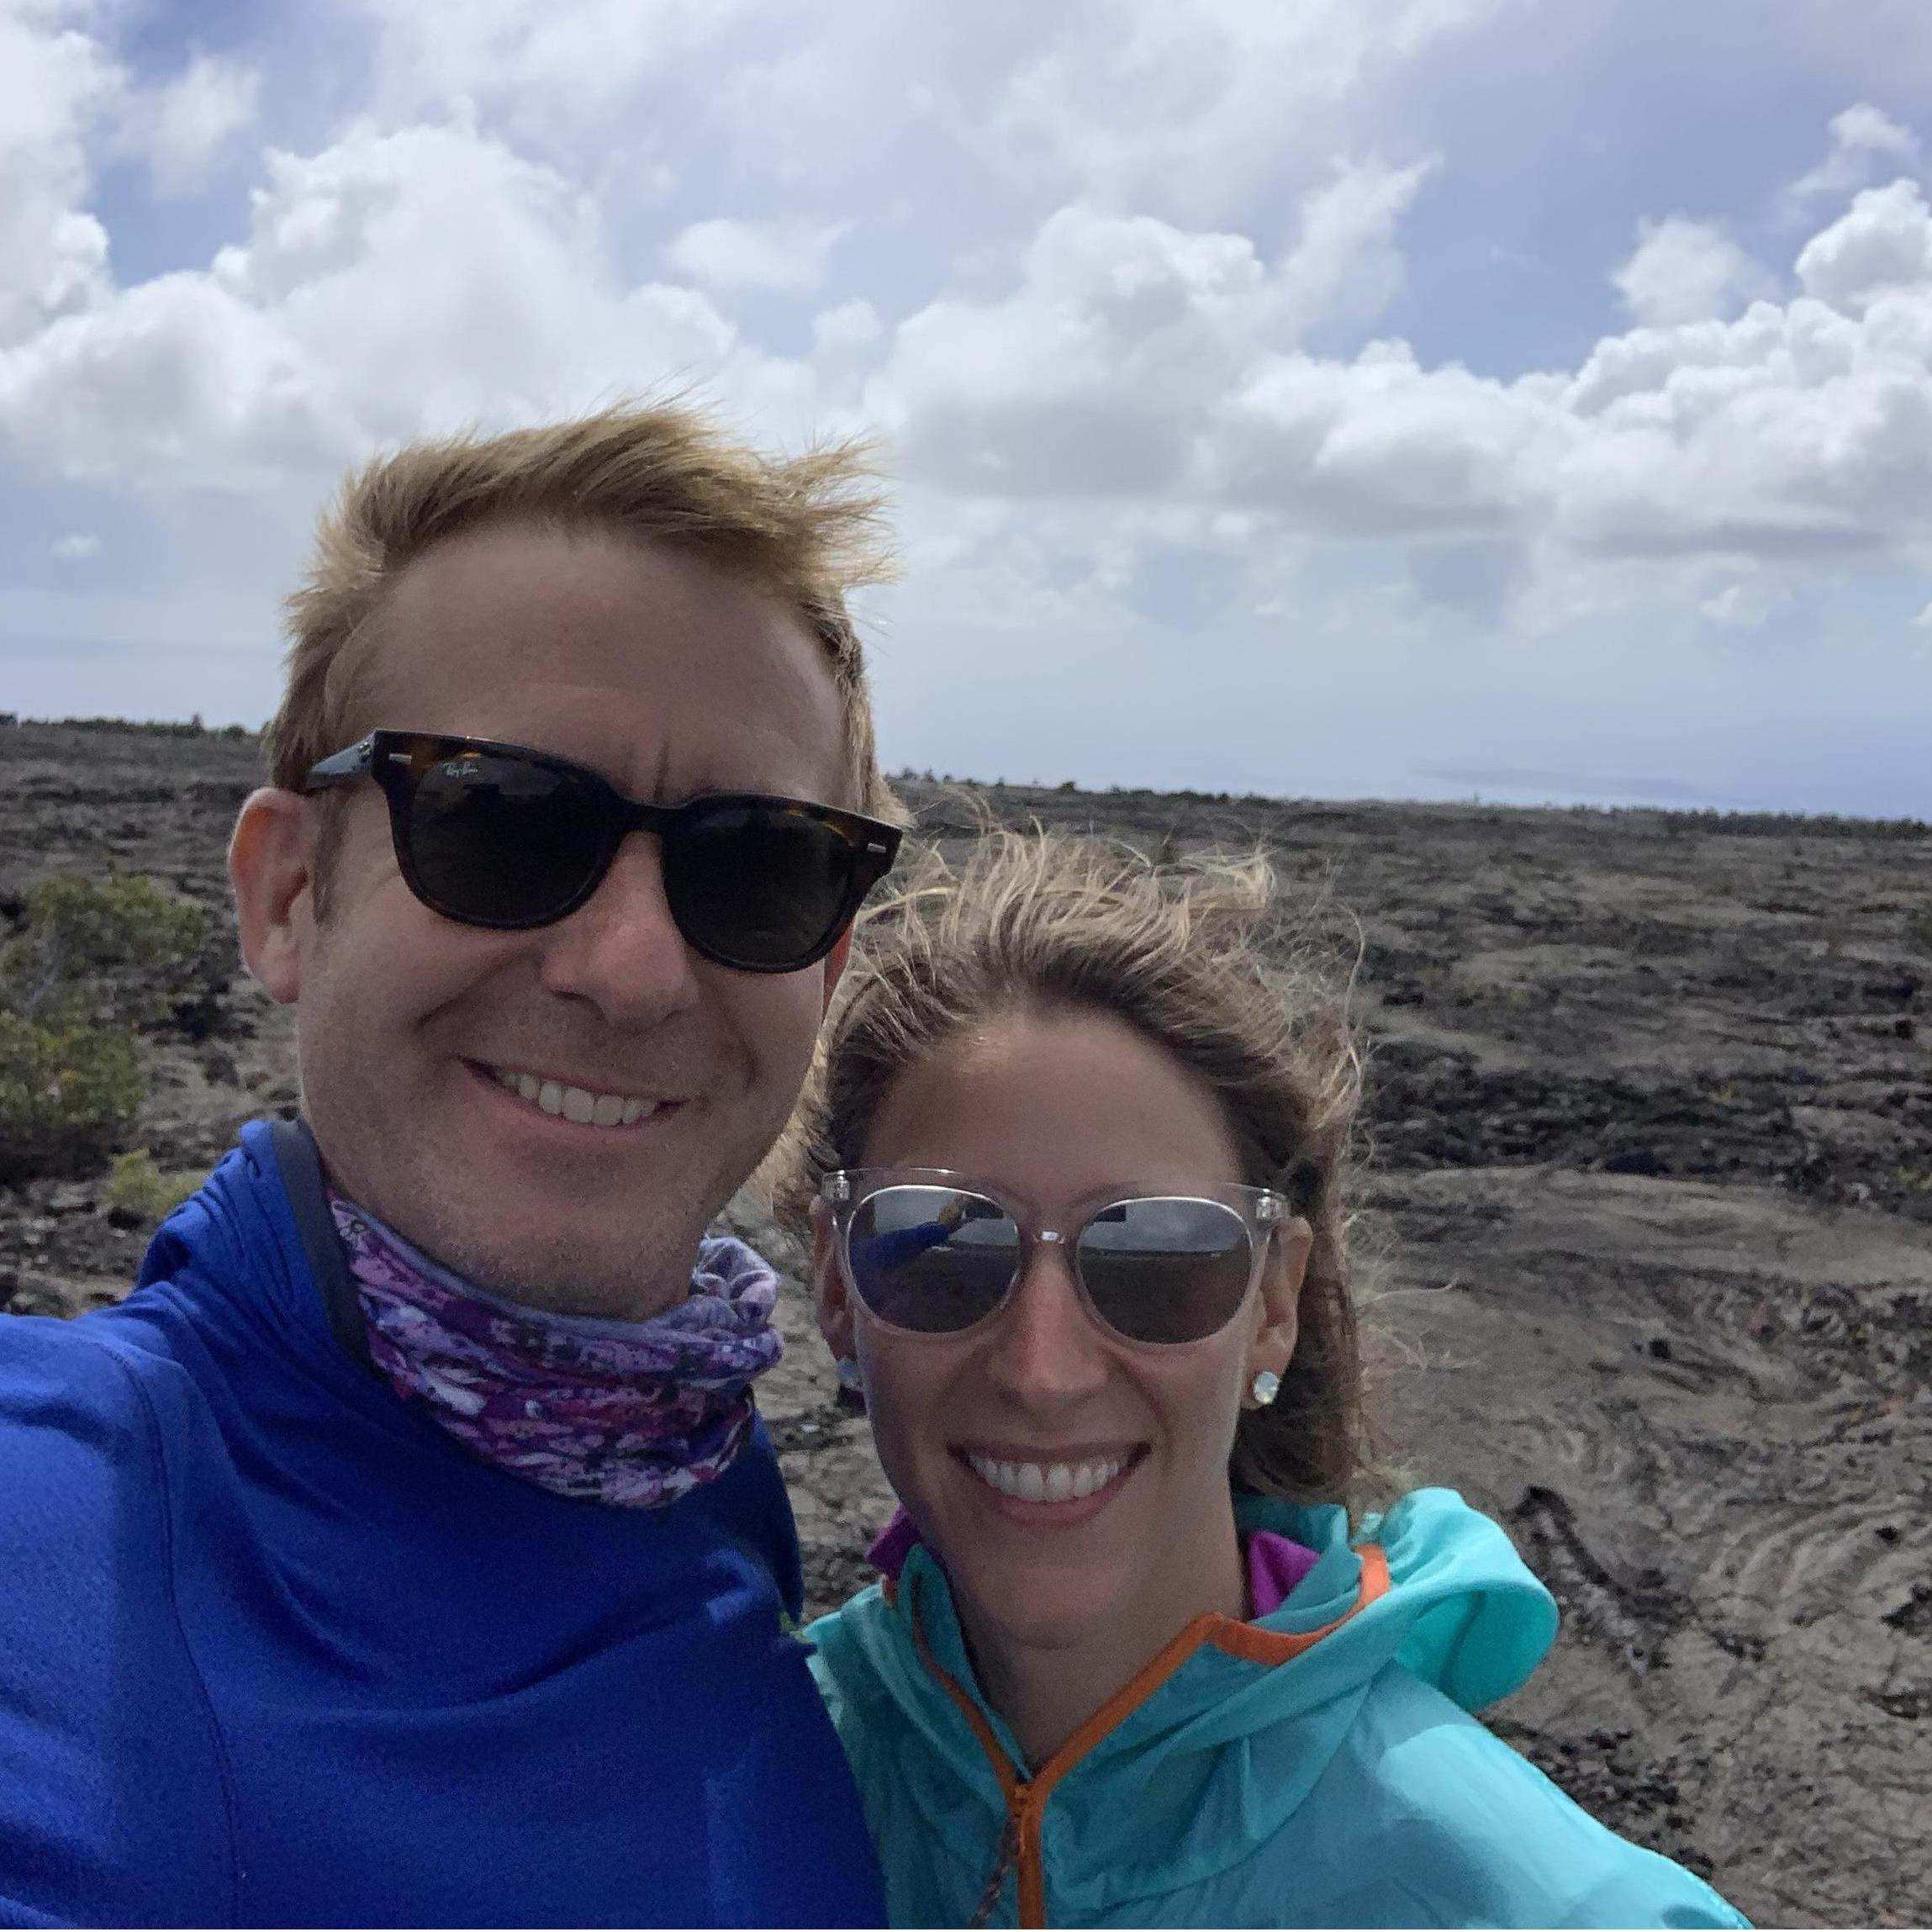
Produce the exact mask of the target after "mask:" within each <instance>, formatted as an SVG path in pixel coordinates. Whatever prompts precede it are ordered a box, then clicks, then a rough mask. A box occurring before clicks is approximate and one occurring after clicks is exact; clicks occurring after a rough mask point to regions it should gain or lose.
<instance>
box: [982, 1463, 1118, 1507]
mask: <svg viewBox="0 0 1932 1932" xmlns="http://www.w3.org/2000/svg"><path fill="white" fill-rule="evenodd" d="M966 1460H967V1461H968V1463H969V1464H970V1465H971V1466H972V1470H973V1473H974V1475H976V1476H978V1477H979V1480H980V1481H982V1482H983V1483H984V1484H985V1485H986V1486H988V1487H989V1488H990V1489H996V1490H998V1491H1000V1494H1001V1495H1002V1496H1011V1497H1017V1498H1018V1499H1019V1501H1021V1502H1073V1501H1075V1500H1077V1499H1078V1498H1079V1497H1083V1496H1091V1495H1092V1494H1093V1493H1094V1491H1095V1490H1097V1489H1105V1488H1106V1486H1107V1485H1108V1484H1109V1483H1110V1482H1111V1481H1113V1480H1114V1478H1115V1477H1116V1475H1119V1474H1120V1472H1121V1471H1122V1470H1123V1469H1125V1468H1126V1467H1127V1463H1126V1460H1125V1459H1124V1458H1121V1457H1116V1458H1115V1459H1114V1460H1111V1461H1108V1462H1083V1463H1065V1462H1054V1463H1037V1462H995V1461H994V1460H992V1459H991V1458H990V1457H989V1456H983V1455H969V1456H968V1457H967V1459H966Z"/></svg>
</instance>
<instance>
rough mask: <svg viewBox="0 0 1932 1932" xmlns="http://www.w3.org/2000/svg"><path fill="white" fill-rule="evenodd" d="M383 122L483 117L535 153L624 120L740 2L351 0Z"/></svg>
mask: <svg viewBox="0 0 1932 1932" xmlns="http://www.w3.org/2000/svg"><path fill="white" fill-rule="evenodd" d="M357 6H358V9H359V10H360V11H361V12H362V13H363V14H364V15H365V16H366V17H367V18H368V19H369V20H370V22H371V23H372V25H373V26H374V28H375V29H376V47H375V61H374V67H375V73H374V80H373V98H372V108H373V111H374V112H375V113H377V115H378V116H379V117H380V118H381V119H383V121H384V122H386V123H388V124H394V125H406V124H409V123H410V122H412V121H415V120H419V119H443V118H445V117H446V116H449V115H451V114H456V115H458V116H461V115H463V114H468V115H470V116H471V117H472V119H474V118H475V117H477V116H478V115H479V114H480V115H481V116H482V117H483V120H484V121H485V122H486V123H489V124H495V125H498V126H499V127H501V128H502V129H504V130H506V131H508V132H509V133H510V134H512V135H514V136H515V138H516V139H517V140H519V142H520V143H521V144H522V145H527V146H529V147H530V148H531V149H533V150H536V152H538V153H541V154H545V155H547V156H556V155H558V154H560V153H567V152H573V151H575V150H578V148H579V147H580V145H582V144H583V141H584V140H585V138H586V136H590V137H594V138H601V137H602V136H603V135H605V134H607V133H608V132H609V130H610V129H611V127H612V125H613V124H614V123H617V122H620V121H622V120H625V119H629V118H630V117H631V113H632V111H633V110H634V108H635V105H636V93H637V91H638V89H639V87H641V85H643V84H644V83H646V82H649V81H650V80H652V79H653V78H654V77H657V76H658V75H660V74H662V73H663V72H666V71H676V69H677V67H678V63H679V62H680V61H684V60H686V59H688V58H689V56H691V55H694V54H699V53H702V52H703V51H704V50H705V48H706V47H707V46H709V45H710V44H711V43H713V42H714V41H715V40H716V39H717V38H718V37H719V36H720V35H721V34H723V33H724V32H725V31H726V29H729V28H730V27H731V25H732V24H733V23H734V22H735V21H736V18H738V17H739V16H740V15H741V14H742V13H743V12H744V11H745V10H746V0H544V4H543V5H541V6H532V5H531V4H529V3H528V0H357Z"/></svg>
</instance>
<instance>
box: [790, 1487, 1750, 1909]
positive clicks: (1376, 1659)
mask: <svg viewBox="0 0 1932 1932" xmlns="http://www.w3.org/2000/svg"><path fill="white" fill-rule="evenodd" d="M1239 1514H1240V1517H1241V1520H1242V1524H1243V1528H1249V1529H1253V1528H1266V1529H1271V1530H1275V1531H1277V1532H1279V1533H1281V1534H1283V1535H1285V1536H1288V1537H1291V1538H1292V1539H1294V1540H1295V1541H1296V1542H1297V1543H1301V1544H1306V1545H1307V1546H1309V1547H1310V1548H1312V1549H1315V1550H1316V1551H1317V1552H1318V1553H1319V1555H1318V1560H1317V1563H1316V1565H1315V1566H1314V1568H1313V1569H1312V1570H1310V1571H1309V1572H1308V1574H1307V1575H1306V1576H1305V1577H1303V1578H1302V1580H1301V1582H1300V1583H1299V1584H1298V1585H1296V1587H1295V1588H1294V1590H1293V1591H1292V1592H1291V1593H1290V1595H1289V1597H1288V1598H1287V1600H1286V1602H1284V1603H1283V1604H1282V1605H1281V1607H1280V1608H1279V1609H1278V1610H1276V1611H1275V1612H1273V1613H1270V1615H1268V1616H1265V1617H1262V1618H1259V1619H1257V1620H1256V1621H1255V1622H1254V1623H1238V1622H1236V1621H1235V1620H1234V1619H1233V1618H1226V1617H1217V1616H1203V1617H1200V1618H1196V1619H1195V1621H1194V1622H1193V1623H1190V1625H1189V1626H1188V1627H1187V1628H1186V1629H1185V1630H1183V1631H1182V1632H1181V1633H1180V1635H1179V1636H1177V1637H1176V1638H1175V1639H1174V1641H1173V1642H1172V1643H1170V1644H1169V1645H1168V1646H1167V1648H1166V1649H1165V1650H1163V1651H1162V1652H1161V1653H1160V1654H1159V1656H1157V1657H1155V1658H1154V1659H1153V1660H1152V1661H1151V1662H1150V1663H1149V1664H1148V1665H1147V1666H1146V1668H1145V1669H1144V1670H1143V1671H1142V1672H1141V1673H1140V1675H1139V1676H1138V1677H1137V1678H1135V1680H1134V1681H1132V1683H1131V1684H1129V1685H1127V1687H1125V1688H1124V1689H1123V1690H1122V1692H1120V1693H1119V1694H1118V1695H1117V1696H1116V1697H1114V1698H1112V1699H1111V1701H1110V1702H1109V1703H1108V1705H1107V1706H1106V1708H1104V1709H1103V1710H1101V1711H1100V1712H1098V1713H1095V1716H1094V1718H1091V1719H1090V1720H1089V1722H1088V1723H1086V1724H1085V1725H1083V1726H1082V1727H1081V1729H1079V1731H1078V1732H1076V1733H1075V1734H1074V1736H1073V1737H1072V1738H1070V1739H1069V1740H1068V1741H1067V1743H1066V1744H1065V1745H1063V1746H1062V1747H1061V1749H1060V1750H1058V1751H1057V1752H1056V1753H1055V1754H1054V1755H1053V1757H1052V1758H1050V1759H1049V1760H1048V1761H1047V1762H1046V1763H1044V1764H1043V1765H1041V1766H1039V1767H1038V1768H1037V1770H1035V1771H1032V1773H1031V1775H1029V1774H1028V1772H1027V1767H1026V1760H1025V1759H1024V1758H1023V1756H1022V1755H1021V1752H1020V1750H1019V1749H1018V1747H1017V1745H1016V1744H1015V1743H1014V1740H1013V1737H1012V1734H1011V1732H1010V1731H1009V1730H1008V1729H1007V1728H1006V1725H1005V1724H1004V1723H1001V1721H1000V1718H998V1717H997V1716H996V1715H995V1713H994V1712H993V1711H992V1710H991V1709H990V1708H989V1707H988V1705H987V1703H986V1702H985V1700H984V1697H982V1696H981V1695H980V1693H979V1688H978V1687H977V1685H976V1684H975V1682H974V1675H973V1670H972V1665H971V1664H970V1663H969V1660H968V1658H967V1655H966V1650H965V1647H964V1644H963V1642H962V1640H961V1637H960V1631H959V1626H958V1622H957V1620H956V1618H955V1616H954V1613H953V1602H952V1597H951V1595H950V1592H948V1587H947V1582H946V1576H945V1573H944V1572H943V1570H941V1568H940V1566H939V1565H938V1564H937V1562H936V1561H935V1560H934V1559H933V1557H932V1555H931V1553H930V1552H929V1551H927V1550H926V1549H925V1548H924V1547H923V1546H918V1547H915V1548H914V1549H913V1550H912V1552H911V1555H910V1556H909V1557H908V1558H907V1559H906V1561H905V1566H904V1568H903V1570H901V1571H900V1576H899V1577H898V1578H897V1579H896V1581H893V1580H888V1581H886V1582H885V1583H884V1584H883V1585H875V1586H874V1587H872V1588H871V1589H869V1590H867V1591H864V1592H862V1593H861V1594H860V1595H859V1596H858V1597H854V1598H853V1601H852V1602H849V1603H848V1604H847V1605H846V1606H845V1607H844V1608H843V1609H842V1610H840V1611H837V1612H836V1613H834V1614H832V1615H831V1616H829V1617H824V1618H820V1619H819V1620H818V1622H816V1623H814V1624H812V1625H811V1627H810V1629H809V1631H808V1632H807V1633H806V1634H807V1636H808V1637H809V1638H810V1639H811V1641H812V1642H813V1643H814V1644H815V1646H816V1650H815V1655H814V1658H813V1668H814V1670H815V1671H816V1674H817V1676H818V1680H819V1687H820V1688H821V1691H822V1692H824V1693H825V1697H826V1702H827V1704H828V1705H829V1706H830V1708H831V1713H832V1718H833V1720H834V1722H835V1723H837V1726H838V1729H839V1734H840V1736H841V1737H842V1739H843V1740H844V1743H845V1748H846V1753H847V1756H848V1757H849V1758H850V1759H851V1760H852V1766H853V1771H854V1772H855V1773H856V1774H857V1776H858V1785H859V1791H860V1794H861V1796H862V1797H863V1801H864V1804H865V1810H866V1817H867V1821H868V1824H869V1825H870V1827H871V1829H872V1834H873V1839H874V1843H875V1844H876V1845H878V1847H879V1856H880V1859H881V1861H883V1863H884V1868H885V1880H886V1896H887V1906H888V1911H889V1916H890V1918H891V1920H892V1923H893V1924H895V1925H963V1924H968V1923H970V1922H973V1921H974V1919H975V1915H976V1914H979V1912H980V1911H981V1910H982V1908H984V1909H985V1912H986V1916H985V1917H984V1919H980V1920H979V1922H980V1923H984V1924H996V1925H1012V1924H1021V1925H1047V1924H1053V1925H1591V1926H1618V1925H1671V1926H1680V1925H1681V1926H1701V1925H1722V1926H1737V1925H1742V1924H1745V1920H1744V1919H1741V1918H1739V1915H1738V1914H1736V1913H1735V1912H1734V1911H1733V1910H1732V1908H1730V1907H1729V1905H1727V1904H1726V1903H1724V1901H1723V1899H1722V1898H1718V1895H1717V1894H1716V1893H1715V1892H1713V1891H1712V1890H1711V1889H1710V1887H1708V1886H1707V1885H1705V1884H1703V1883H1702V1882H1701V1881H1700V1880H1698V1879H1697V1878H1694V1877H1692V1875H1691V1874H1690V1873H1689V1872H1687V1871H1684V1870H1682V1869H1681V1867H1680V1866H1676V1865H1673V1864H1671V1861H1669V1860H1668V1859H1665V1858H1660V1857H1659V1856H1658V1855H1656V1854H1655V1853H1654V1852H1650V1851H1644V1850H1639V1848H1638V1847H1637V1846H1635V1845H1630V1844H1628V1843H1626V1842H1625V1841H1624V1840H1623V1839H1620V1838H1618V1836H1617V1835H1616V1834H1614V1833H1613V1832H1610V1831H1608V1830H1606V1829H1604V1827H1603V1826H1602V1825H1600V1824H1597V1822H1596V1820H1595V1819H1592V1818H1591V1817H1590V1816H1589V1815H1588V1813H1586V1812H1584V1811H1582V1810H1581V1809H1579V1808H1578V1807H1577V1806H1576V1805H1575V1804H1573V1803H1571V1802H1570V1800H1569V1799H1568V1798H1567V1797H1565V1796H1564V1795H1563V1793H1562V1792H1560V1791H1559V1790H1558V1789H1557V1788H1556V1787H1555V1785H1553V1784H1552V1783H1550V1782H1549V1779H1547V1778H1546V1777H1544V1776H1543V1774H1542V1773H1541V1772H1540V1771H1538V1770H1536V1769H1535V1767H1534V1766H1532V1765H1531V1764H1529V1763H1528V1760H1525V1759H1523V1758H1522V1757H1520V1756H1518V1755H1517V1753H1516V1752H1514V1751H1512V1750H1510V1749H1509V1747H1508V1746H1507V1745H1505V1744H1503V1743H1502V1741H1501V1740H1500V1739H1497V1738H1496V1737H1493V1736H1492V1735H1491V1734H1490V1733H1489V1732H1488V1731H1486V1729H1483V1727H1482V1726H1481V1724H1480V1723H1477V1722H1476V1721H1475V1718H1473V1717H1471V1716H1470V1713H1471V1712H1472V1711H1476V1710H1480V1709H1481V1708H1482V1707H1483V1706H1484V1705H1486V1704H1489V1703H1491V1702H1494V1701H1495V1700H1496V1699H1497V1698H1498V1697H1506V1696H1507V1694H1508V1693H1509V1692H1512V1691H1513V1690H1515V1689H1516V1688H1517V1687H1518V1685H1520V1684H1521V1683H1523V1681H1524V1680H1525V1679H1526V1678H1527V1677H1528V1676H1529V1674H1530V1672H1531V1671H1533V1670H1534V1669H1535V1667H1536V1665H1537V1664H1538V1663H1539V1661H1540V1660H1541V1659H1542V1657H1543V1655H1544V1652H1545V1651H1547V1650H1549V1645H1550V1644H1551V1642H1552V1640H1553V1639H1555V1634H1556V1607H1555V1604H1554V1603H1553V1602H1552V1601H1551V1600H1550V1597H1549V1592H1547V1591H1545V1590H1544V1587H1543V1586H1542V1585H1541V1584H1539V1582H1538V1581H1536V1579H1535V1578H1534V1577H1533V1576H1531V1575H1530V1573H1529V1572H1528V1570H1527V1569H1525V1568H1524V1566H1523V1563H1522V1560H1520V1559H1519V1558H1518V1555H1517V1554H1516V1552H1515V1550H1514V1549H1512V1547H1511V1545H1510V1542H1509V1539H1508V1538H1507V1537H1506V1536H1505V1535H1504V1534H1503V1533H1502V1530H1501V1529H1499V1528H1497V1525H1496V1524H1494V1523H1491V1521H1490V1520H1489V1519H1488V1518H1486V1517H1484V1516H1481V1515H1479V1514H1477V1512H1475V1511H1474V1510H1472V1509H1471V1508H1470V1507H1469V1506H1468V1505H1467V1504H1466V1503H1465V1502H1463V1500H1462V1498H1461V1497H1460V1496H1458V1495H1456V1494H1455V1492H1454V1491H1453V1490H1446V1489H1424V1490H1417V1491H1415V1492H1414V1493H1412V1495H1409V1496H1407V1497H1404V1498H1403V1499H1402V1500H1401V1502H1399V1503H1397V1504H1396V1506H1395V1507H1394V1508H1392V1509H1391V1510H1390V1511H1389V1512H1387V1513H1386V1515H1385V1516H1380V1517H1370V1518H1368V1519H1366V1520H1365V1522H1364V1523H1362V1525H1361V1527H1360V1528H1359V1531H1358V1533H1357V1534H1356V1536H1355V1538H1354V1540H1353V1541H1351V1539H1350V1538H1349V1528H1348V1519H1347V1516H1346V1513H1345V1512H1343V1510H1341V1509H1339V1508H1338V1507H1333V1506H1318V1507H1291V1506H1289V1505H1285V1504H1281V1503H1275V1502H1261V1501H1259V1499H1255V1498H1248V1497H1243V1498H1242V1499H1241V1501H1240V1504H1239Z"/></svg>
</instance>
